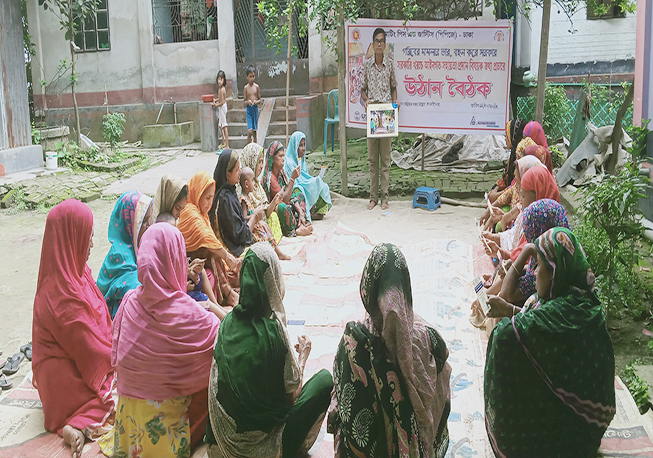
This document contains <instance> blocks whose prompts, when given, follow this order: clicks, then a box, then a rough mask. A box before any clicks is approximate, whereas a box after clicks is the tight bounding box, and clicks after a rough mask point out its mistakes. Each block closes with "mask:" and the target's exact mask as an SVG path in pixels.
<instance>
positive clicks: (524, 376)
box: [485, 228, 615, 458]
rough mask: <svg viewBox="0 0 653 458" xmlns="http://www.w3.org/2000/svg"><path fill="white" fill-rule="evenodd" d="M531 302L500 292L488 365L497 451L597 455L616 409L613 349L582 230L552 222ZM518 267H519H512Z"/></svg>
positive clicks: (490, 425)
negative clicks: (510, 299)
mask: <svg viewBox="0 0 653 458" xmlns="http://www.w3.org/2000/svg"><path fill="white" fill-rule="evenodd" d="M523 251H524V252H526V253H529V254H530V255H532V256H536V257H537V258H538V261H537V266H538V267H537V271H536V276H537V277H536V285H537V294H536V295H535V296H534V297H533V298H532V300H529V301H528V305H527V306H526V307H525V308H524V309H520V308H519V307H518V306H517V305H513V304H511V303H509V302H507V301H505V300H504V299H501V298H500V297H497V296H491V297H490V298H489V304H490V306H491V310H490V313H491V315H492V316H497V317H502V316H508V317H509V318H504V319H503V320H501V322H500V323H499V324H498V325H497V326H496V328H495V329H494V331H493V333H492V334H491V336H490V339H489V341H488V347H487V360H486V364H485V420H486V421H485V424H486V428H487V432H488V436H489V437H490V445H491V446H492V449H493V450H494V453H495V455H496V456H508V457H511V456H574V457H588V458H589V457H592V458H593V457H595V456H596V454H597V451H598V448H599V446H600V444H601V438H602V437H603V434H604V433H605V431H606V429H607V428H608V425H609V424H610V422H611V421H612V418H613V417H614V414H615V392H614V367H615V366H614V350H613V348H612V341H611V340H610V335H609V334H608V331H607V329H606V324H605V317H604V315H603V310H602V308H601V302H600V301H599V299H598V297H597V295H596V293H595V292H594V275H593V274H592V271H591V270H590V266H589V264H588V262H587V259H585V254H584V253H583V248H582V247H581V246H580V243H578V240H577V239H576V237H575V235H574V234H573V233H572V232H571V231H570V230H569V229H565V228H555V229H549V230H548V231H547V232H545V233H544V234H543V235H541V236H540V237H538V238H537V240H535V243H534V244H528V245H526V246H525V247H524V250H523ZM511 270H512V269H511Z"/></svg>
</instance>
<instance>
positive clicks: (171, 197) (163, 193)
mask: <svg viewBox="0 0 653 458" xmlns="http://www.w3.org/2000/svg"><path fill="white" fill-rule="evenodd" d="M184 186H186V182H185V181H184V180H182V179H181V178H178V177H176V176H174V175H170V174H166V175H163V176H162V177H161V183H159V187H158V188H157V189H156V194H154V201H153V203H152V205H153V207H154V208H153V212H152V216H153V219H154V220H155V221H156V218H157V217H158V216H159V215H160V214H161V213H172V209H173V208H174V206H175V202H177V198H178V197H179V193H181V190H182V189H183V188H184Z"/></svg>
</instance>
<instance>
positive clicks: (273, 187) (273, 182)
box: [268, 174, 281, 202]
mask: <svg viewBox="0 0 653 458" xmlns="http://www.w3.org/2000/svg"><path fill="white" fill-rule="evenodd" d="M280 192H281V185H280V184H279V178H277V177H276V176H275V175H274V174H271V175H270V195H269V196H268V200H269V201H270V202H271V201H272V199H273V198H274V196H276V195H277V194H279V193H280Z"/></svg>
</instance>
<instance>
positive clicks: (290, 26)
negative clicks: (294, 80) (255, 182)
mask: <svg viewBox="0 0 653 458" xmlns="http://www.w3.org/2000/svg"><path fill="white" fill-rule="evenodd" d="M292 1H293V0H290V13H289V14H288V71H287V72H286V148H288V139H289V138H290V131H289V130H290V122H289V120H288V112H289V110H290V107H289V105H290V72H292V61H291V57H292Z"/></svg>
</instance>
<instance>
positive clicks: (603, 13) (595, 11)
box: [587, 0, 626, 19]
mask: <svg viewBox="0 0 653 458" xmlns="http://www.w3.org/2000/svg"><path fill="white" fill-rule="evenodd" d="M620 17H621V18H623V17H626V13H625V12H623V11H622V10H621V7H620V6H619V5H618V4H617V2H616V1H615V0H594V1H592V2H588V3H587V19H611V18H620Z"/></svg>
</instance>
